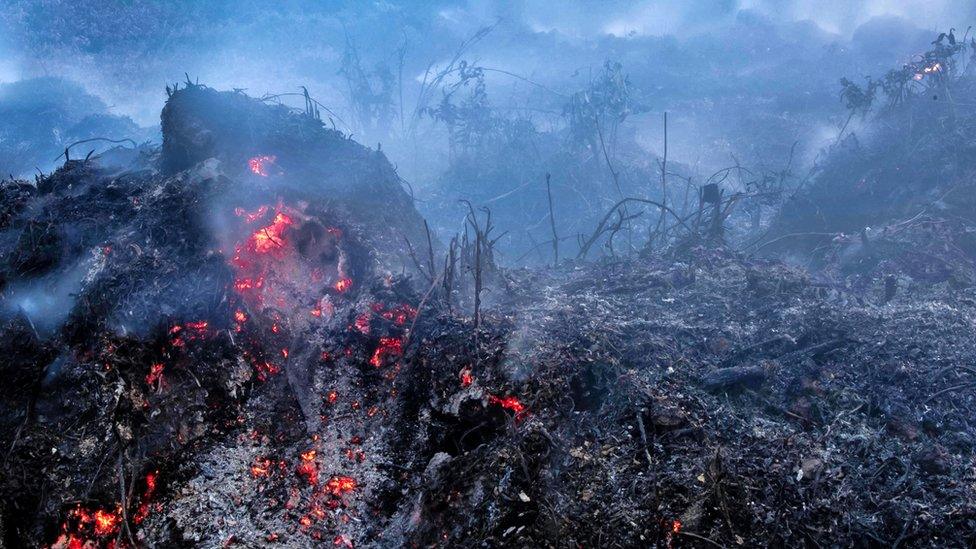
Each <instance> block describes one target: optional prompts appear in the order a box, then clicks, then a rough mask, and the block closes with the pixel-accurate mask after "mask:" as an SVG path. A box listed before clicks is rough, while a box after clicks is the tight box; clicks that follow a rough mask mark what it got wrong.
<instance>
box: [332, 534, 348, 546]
mask: <svg viewBox="0 0 976 549" xmlns="http://www.w3.org/2000/svg"><path fill="white" fill-rule="evenodd" d="M332 545H335V546H340V545H343V546H345V547H352V541H351V540H350V539H349V538H347V537H346V536H336V537H335V539H334V540H332Z"/></svg>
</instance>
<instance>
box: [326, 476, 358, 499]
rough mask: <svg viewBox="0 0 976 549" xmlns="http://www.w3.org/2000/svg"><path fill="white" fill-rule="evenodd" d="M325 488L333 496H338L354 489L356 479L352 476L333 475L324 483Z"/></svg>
mask: <svg viewBox="0 0 976 549" xmlns="http://www.w3.org/2000/svg"><path fill="white" fill-rule="evenodd" d="M325 489H326V490H328V491H329V493H330V494H332V495H333V496H336V497H339V496H341V495H343V494H347V493H349V492H352V491H353V490H355V489H356V479H354V478H352V477H344V476H334V477H332V478H330V479H329V482H327V483H325Z"/></svg>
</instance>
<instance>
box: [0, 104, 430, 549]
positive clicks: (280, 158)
mask: <svg viewBox="0 0 976 549" xmlns="http://www.w3.org/2000/svg"><path fill="white" fill-rule="evenodd" d="M204 112H206V113H208V114H209V117H207V116H203V114H202V113H204ZM163 120H164V129H165V134H164V138H165V142H166V145H165V146H164V147H163V149H162V151H150V152H149V153H147V154H142V155H138V156H137V157H131V155H129V156H130V157H129V158H127V160H126V162H125V163H124V164H125V166H124V167H121V168H120V167H119V162H117V158H114V157H118V156H119V155H114V156H113V159H112V160H111V161H104V162H103V159H102V158H100V157H95V158H90V159H86V160H84V161H79V160H70V161H67V162H66V163H65V165H64V166H63V167H62V168H60V169H59V170H57V171H56V172H54V173H53V174H51V175H48V176H42V177H39V178H38V179H37V181H36V182H35V184H30V183H28V182H24V181H5V182H3V183H2V187H0V198H2V199H3V203H2V207H0V254H2V262H0V289H2V292H3V293H2V301H0V322H2V326H3V327H2V331H0V340H2V351H3V354H4V360H3V361H0V364H2V366H0V370H2V375H3V376H4V378H5V380H6V381H5V382H4V383H3V384H2V388H0V394H2V395H3V412H2V414H0V436H2V439H3V441H4V446H3V448H4V468H3V469H4V470H3V473H2V476H0V484H2V490H0V491H2V494H3V496H2V502H0V507H2V508H0V513H2V517H3V519H2V521H0V524H2V527H0V529H2V531H3V539H4V540H5V542H7V543H8V544H9V545H10V546H22V545H29V546H40V545H46V544H52V543H53V544H54V545H56V546H70V547H76V546H82V545H85V544H92V545H94V546H107V545H115V546H118V545H120V544H121V545H126V546H134V545H139V544H140V543H142V542H143V541H141V540H146V542H147V543H161V544H167V543H174V542H179V541H180V537H181V536H183V535H184V534H185V535H187V536H191V535H192V534H191V533H190V532H189V530H192V527H191V525H187V527H186V529H187V532H183V531H182V530H180V529H179V528H175V527H174V526H173V524H172V521H170V520H168V519H167V520H163V519H162V518H160V519H159V520H163V522H160V523H159V524H158V529H157V526H150V525H151V524H155V523H153V522H152V520H155V519H152V520H151V519H150V517H151V516H153V515H155V514H156V512H157V511H158V510H159V507H158V505H159V504H158V502H157V500H158V499H159V498H160V497H161V496H162V494H164V493H166V492H167V489H168V488H167V487H169V486H171V485H172V486H175V485H174V484H171V483H175V482H176V478H174V477H173V476H171V474H172V473H176V472H177V471H178V470H179V469H178V466H184V465H191V464H197V465H200V464H202V463H203V462H202V461H199V458H198V456H200V455H202V453H203V452H206V451H207V450H208V448H210V447H211V446H212V445H213V443H214V442H213V441H214V438H215V437H217V438H222V437H227V436H236V435H237V433H239V432H243V431H242V429H243V428H244V427H245V426H251V425H252V422H254V423H253V426H254V429H251V431H253V432H258V431H257V429H258V427H260V426H263V428H265V432H266V433H267V434H268V436H272V437H274V440H275V442H274V444H275V445H276V447H279V446H280V449H281V451H282V452H284V451H285V450H286V449H287V448H288V444H289V442H288V441H289V440H291V441H294V440H299V439H300V440H301V441H302V445H303V446H304V445H305V444H306V443H307V442H309V441H310V440H312V438H311V437H313V436H314V437H315V439H316V440H324V439H327V440H328V444H331V445H338V444H343V447H344V448H345V444H346V443H345V442H343V441H339V440H337V439H336V437H335V436H333V435H332V433H331V431H330V434H329V436H328V437H326V432H325V430H324V429H326V428H325V427H323V418H324V417H325V415H326V412H325V410H327V409H331V406H332V405H333V403H334V402H335V397H333V398H332V400H331V401H330V397H329V395H330V394H333V395H334V394H337V392H339V391H341V393H342V395H343V396H342V399H343V402H344V403H352V402H357V403H358V404H361V405H362V409H361V415H362V416H363V417H362V418H360V417H358V416H359V415H360V413H358V412H357V414H356V416H357V417H356V418H355V422H356V424H357V425H359V424H363V425H364V427H369V425H368V423H369V418H373V417H374V416H376V414H377V409H378V408H377V403H378V402H381V401H384V399H385V398H393V397H392V396H391V395H390V394H389V393H390V390H391V386H390V385H389V383H388V378H390V377H391V376H395V373H393V372H395V367H396V364H397V361H398V359H399V357H400V356H401V354H402V351H403V342H404V336H405V334H406V332H407V328H408V326H409V324H410V323H411V322H413V320H414V319H415V316H416V309H415V306H416V304H417V302H418V299H417V298H416V297H415V296H414V294H413V291H412V289H410V288H409V287H408V285H407V284H406V282H405V281H406V280H408V279H407V278H405V276H406V275H405V274H404V273H407V272H409V271H411V270H412V268H413V267H412V265H414V263H413V262H412V261H411V259H409V257H408V254H407V253H405V252H404V251H403V250H402V248H403V242H404V240H405V239H408V238H409V239H412V240H414V241H415V242H416V243H417V245H418V247H420V246H426V244H427V242H429V240H428V239H427V236H426V233H425V231H424V227H423V221H422V219H421V218H420V217H419V215H418V214H417V213H416V211H415V210H414V209H413V206H412V203H411V201H410V199H409V197H408V196H407V195H406V193H405V192H404V191H403V190H402V189H401V188H400V185H399V179H398V178H397V176H396V174H395V172H394V171H393V169H392V167H391V166H390V164H389V162H388V161H387V160H386V159H385V157H383V155H382V154H380V153H377V152H373V151H369V150H368V149H366V148H364V147H362V146H360V145H358V144H356V143H355V142H353V141H350V140H349V139H347V138H346V137H344V136H342V135H341V134H339V133H338V132H335V131H333V130H327V129H325V128H324V127H323V125H322V124H321V122H319V121H318V120H316V119H314V118H312V117H309V116H306V115H303V114H295V113H293V112H291V111H289V110H288V109H286V108H284V107H281V106H272V105H265V104H264V103H262V102H260V101H257V100H254V99H251V98H247V97H245V96H243V95H240V94H233V93H220V92H216V91H214V90H211V89H208V88H205V87H202V86H189V87H187V88H185V89H182V90H179V91H177V92H175V93H174V94H173V95H172V96H171V97H170V100H169V102H168V103H167V106H166V109H165V111H164V115H163ZM215 121H219V122H220V123H219V124H218V125H216V126H209V124H215V123H216V122H215ZM231 122H233V123H234V124H238V125H237V126H234V127H231V126H229V125H228V124H229V123H231ZM188 128H193V129H194V131H195V132H196V133H190V132H189V131H188ZM202 135H206V136H208V137H207V139H206V144H207V147H203V146H202V145H201V144H200V143H201V142H200V141H199V139H202V138H201V136H202ZM241 135H244V136H246V137H247V138H246V139H242V138H239V137H238V136H241ZM179 151H184V152H185V151H193V152H195V153H201V154H198V155H197V156H194V157H193V158H188V157H187V156H186V154H183V153H180V152H179ZM177 166H178V167H177ZM424 249H425V248H424ZM356 410H359V406H358V405H357V408H356ZM367 414H368V415H367ZM382 417H384V416H376V419H375V420H374V421H377V422H379V421H380V419H381V418H382ZM351 421H352V420H351ZM332 428H333V427H331V426H330V427H329V429H332ZM348 430H349V429H347V431H348ZM306 450H307V448H304V447H303V448H302V452H305V451H306ZM296 455H297V454H296ZM332 457H333V458H334V459H336V460H338V459H339V458H340V457H341V456H340V455H339V454H338V453H336V455H335V456H332ZM361 461H362V460H360V461H359V462H357V461H355V460H354V461H350V462H348V463H347V462H342V463H339V462H338V461H336V462H335V463H334V464H330V465H331V466H330V468H329V469H328V470H329V471H331V472H333V473H334V474H335V475H336V477H337V478H339V477H341V478H349V479H354V480H350V481H349V482H347V483H345V484H343V486H347V487H348V486H355V485H356V483H357V482H358V483H364V484H366V487H364V488H363V490H365V491H373V490H380V489H381V488H380V487H381V485H382V483H381V482H380V481H379V480H377V481H375V482H370V483H368V484H367V483H366V476H368V474H370V473H369V469H368V468H367V467H366V466H365V465H364V466H363V469H364V471H363V472H362V473H361V474H358V475H356V476H355V477H353V476H348V477H345V476H342V474H341V473H343V472H347V473H348V471H347V470H348V469H350V468H351V467H353V465H356V464H357V463H361ZM247 469H248V468H247V467H245V470H247ZM325 475H326V473H325V472H323V476H325ZM308 480H309V481H310V480H312V478H311V477H310V476H309V477H308ZM328 480H329V479H328V478H323V479H322V483H321V486H323V487H324V486H325V483H326V481H328ZM350 482H351V484H350ZM323 489H324V488H323ZM319 492H321V490H320V491H319ZM319 495H322V494H321V493H319ZM211 518H213V519H214V520H224V518H225V517H223V516H216V515H215V516H213V517H211ZM193 521H194V522H195V523H201V524H203V523H206V521H201V520H200V517H199V516H195V517H193ZM208 524H210V523H208ZM296 524H297V523H296ZM143 525H145V526H143ZM210 526H211V527H213V524H210ZM219 532H220V531H219V529H218V530H214V531H213V532H210V534H208V535H217V534H219ZM187 539H188V540H189V539H190V538H187Z"/></svg>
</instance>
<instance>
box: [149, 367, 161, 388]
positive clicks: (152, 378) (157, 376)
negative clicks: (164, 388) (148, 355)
mask: <svg viewBox="0 0 976 549" xmlns="http://www.w3.org/2000/svg"><path fill="white" fill-rule="evenodd" d="M162 379H163V365H162V364H161V363H156V364H153V365H152V366H150V367H149V373H148V374H147V375H146V385H149V386H153V385H155V384H156V382H157V381H160V380H162ZM160 385H162V384H160Z"/></svg>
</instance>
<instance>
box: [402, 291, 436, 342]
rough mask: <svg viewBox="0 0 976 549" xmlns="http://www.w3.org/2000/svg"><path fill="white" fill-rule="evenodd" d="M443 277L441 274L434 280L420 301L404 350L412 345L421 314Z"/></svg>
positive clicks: (404, 340)
mask: <svg viewBox="0 0 976 549" xmlns="http://www.w3.org/2000/svg"><path fill="white" fill-rule="evenodd" d="M443 276H444V273H439V274H438V275H437V277H436V278H435V279H434V280H433V282H431V284H430V288H428V289H427V292H426V293H425V294H424V297H423V298H422V299H421V300H420V303H418V304H417V314H415V315H413V322H411V323H410V329H409V330H408V331H407V335H406V337H404V338H403V348H404V349H406V348H407V346H408V345H410V338H411V337H413V329H414V327H415V326H416V325H417V320H418V319H419V318H420V313H422V312H423V310H424V305H426V304H427V300H428V299H430V295H431V294H432V293H433V292H434V288H436V287H437V284H439V283H440V281H441V277H443Z"/></svg>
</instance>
